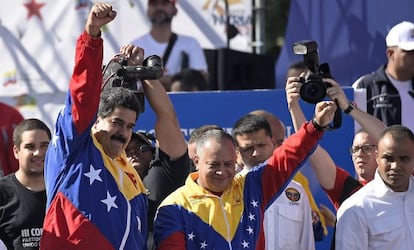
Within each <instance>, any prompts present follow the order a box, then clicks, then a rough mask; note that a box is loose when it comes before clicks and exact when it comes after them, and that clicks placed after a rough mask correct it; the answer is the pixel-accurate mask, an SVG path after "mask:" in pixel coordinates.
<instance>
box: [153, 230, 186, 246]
mask: <svg viewBox="0 0 414 250" xmlns="http://www.w3.org/2000/svg"><path fill="white" fill-rule="evenodd" d="M185 245H186V244H185V235H184V233H183V232H175V233H173V234H171V235H170V236H168V237H167V238H165V239H164V240H163V241H161V243H160V244H159V245H158V246H157V247H156V249H157V250H164V249H165V250H182V249H186V247H185Z"/></svg>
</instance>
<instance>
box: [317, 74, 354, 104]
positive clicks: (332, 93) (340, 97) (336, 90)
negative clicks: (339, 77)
mask: <svg viewBox="0 0 414 250" xmlns="http://www.w3.org/2000/svg"><path fill="white" fill-rule="evenodd" d="M323 81H324V82H328V83H330V84H331V85H332V87H329V88H328V89H327V90H326V94H327V96H329V98H330V99H331V100H337V101H338V105H339V108H340V109H341V110H344V109H346V108H347V107H348V105H349V100H348V98H347V97H346V95H345V92H344V90H343V89H342V87H341V85H339V83H337V82H336V81H335V80H333V79H330V78H324V79H323Z"/></svg>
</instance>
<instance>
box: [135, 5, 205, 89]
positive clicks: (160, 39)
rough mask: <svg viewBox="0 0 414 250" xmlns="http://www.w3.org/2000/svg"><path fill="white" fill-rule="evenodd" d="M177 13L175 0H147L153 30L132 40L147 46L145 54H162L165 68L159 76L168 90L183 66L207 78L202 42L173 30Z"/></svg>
mask: <svg viewBox="0 0 414 250" xmlns="http://www.w3.org/2000/svg"><path fill="white" fill-rule="evenodd" d="M176 14H177V7H176V0H148V9H147V15H148V18H149V20H150V21H151V24H152V26H151V30H150V32H149V33H147V34H145V35H143V36H141V37H139V38H137V39H135V40H134V41H132V44H133V45H136V46H139V47H141V48H144V50H145V54H147V55H158V56H161V57H163V61H164V66H165V72H164V76H163V77H162V78H161V79H160V80H161V83H162V84H163V86H164V88H165V89H166V90H167V91H169V90H170V89H171V84H172V81H171V79H172V76H173V75H174V74H176V73H178V72H180V71H181V70H182V69H184V68H191V69H195V70H199V71H201V72H202V73H203V75H204V76H205V77H206V79H207V61H206V58H205V56H204V52H203V50H202V48H201V46H200V44H199V43H198V42H197V40H196V39H194V38H193V37H190V36H185V35H181V34H175V33H174V32H173V31H172V28H171V22H172V20H173V18H174V16H175V15H176ZM169 47H171V48H169ZM168 50H170V51H169V53H168V52H167V51H168ZM167 54H169V55H167Z"/></svg>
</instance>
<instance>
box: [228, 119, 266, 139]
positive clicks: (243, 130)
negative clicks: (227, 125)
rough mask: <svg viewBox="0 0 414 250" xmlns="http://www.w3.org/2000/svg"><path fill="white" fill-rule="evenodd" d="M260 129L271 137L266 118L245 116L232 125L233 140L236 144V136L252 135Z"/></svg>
mask: <svg viewBox="0 0 414 250" xmlns="http://www.w3.org/2000/svg"><path fill="white" fill-rule="evenodd" d="M260 129H264V130H265V133H266V135H268V136H270V137H272V130H271V129H270V125H269V123H268V122H267V120H266V118H264V117H263V116H261V115H253V114H247V115H245V116H243V117H242V118H240V119H239V120H238V121H237V122H236V123H235V124H234V126H233V131H232V133H233V138H234V140H235V141H236V143H237V140H236V136H238V135H244V134H249V133H253V132H256V131H259V130H260Z"/></svg>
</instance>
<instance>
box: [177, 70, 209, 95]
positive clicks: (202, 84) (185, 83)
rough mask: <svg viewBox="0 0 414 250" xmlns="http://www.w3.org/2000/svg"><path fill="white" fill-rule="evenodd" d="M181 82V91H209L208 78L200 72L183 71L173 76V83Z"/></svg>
mask: <svg viewBox="0 0 414 250" xmlns="http://www.w3.org/2000/svg"><path fill="white" fill-rule="evenodd" d="M175 81H179V82H180V83H181V91H203V90H207V89H208V86H207V85H208V84H207V80H206V78H205V77H204V76H203V73H201V72H200V71H199V70H196V69H183V70H182V71H181V72H178V73H177V74H175V75H173V76H172V78H171V82H172V83H174V82H175Z"/></svg>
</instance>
